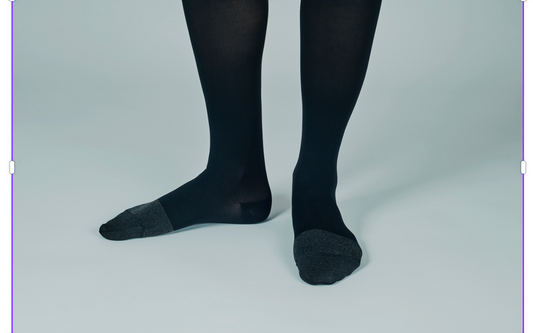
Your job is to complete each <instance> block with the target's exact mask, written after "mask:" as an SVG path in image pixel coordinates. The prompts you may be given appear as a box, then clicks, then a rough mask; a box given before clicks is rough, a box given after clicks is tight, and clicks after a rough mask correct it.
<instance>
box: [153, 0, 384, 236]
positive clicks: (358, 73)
mask: <svg viewBox="0 0 533 333" xmlns="http://www.w3.org/2000/svg"><path fill="white" fill-rule="evenodd" d="M380 5H381V0H302V1H301V24H300V25H301V83H302V100H303V133H302V143H301V150H300V155H299V159H298V164H297V166H296V168H295V170H294V178H293V196H292V213H293V225H294V231H295V236H298V235H299V234H300V233H302V232H304V231H306V230H310V229H314V228H318V229H323V230H328V231H331V232H334V233H336V234H339V235H341V236H345V237H348V238H352V239H353V238H354V236H353V234H352V233H351V232H350V231H349V230H348V229H347V228H346V227H345V226H344V223H343V222H342V218H341V217H340V213H339V212H338V208H337V206H336V203H335V188H336V184H337V171H336V165H337V155H338V152H339V148H340V144H341V140H342V136H343V134H344V130H345V128H346V125H347V123H348V120H349V118H350V115H351V113H352V110H353V108H354V106H355V102H356V100H357V97H358V95H359V91H360V90H361V86H362V84H363V79H364V77H365V73H366V69H367V65H368V59H369V56H370V49H371V46H372V41H373V37H374V31H375V28H376V24H377V19H378V13H379V9H380ZM183 8H184V11H185V17H186V19H187V26H188V29H189V33H190V37H191V42H192V46H193V50H194V55H195V58H196V64H197V67H198V72H199V75H200V80H201V83H202V89H203V92H204V96H205V102H206V106H207V113H208V118H209V129H210V145H211V146H210V147H211V148H210V152H209V159H208V165H207V168H206V170H205V171H204V173H203V174H202V175H201V177H203V178H202V179H204V182H210V183H219V182H224V181H226V180H227V183H228V184H232V179H239V180H240V182H241V184H242V183H243V182H244V183H246V184H245V185H244V186H248V185H249V186H248V188H250V191H248V192H249V193H248V194H247V198H246V200H247V201H254V202H260V201H261V200H268V199H270V189H269V187H268V182H267V181H266V173H265V164H264V158H263V143H262V132H261V60H262V53H263V46H264V41H265V34H266V26H267V16H268V1H267V0H183ZM201 177H200V178H201ZM243 178H244V180H243ZM200 181H201V179H196V183H199V182H200ZM197 185H198V184H195V185H194V186H197ZM189 187H191V188H192V187H193V184H191V186H189ZM221 187H224V186H222V185H221ZM225 187H226V188H227V187H228V186H225ZM213 191H214V190H213V189H210V190H209V194H206V195H208V196H211V197H212V198H210V200H212V201H213V202H214V201H217V200H218V199H217V198H218V197H221V196H222V197H223V196H224V195H222V194H221V195H218V194H216V193H213ZM220 191H223V190H222V189H221V190H220ZM203 193H204V194H205V191H203ZM180 195H184V194H183V193H181V194H180V191H179V190H178V191H175V192H171V193H169V194H167V195H166V196H164V197H162V198H160V202H161V204H162V205H163V207H164V208H165V211H166V212H167V214H168V215H169V217H170V220H171V221H175V222H173V224H174V229H178V228H181V227H183V226H185V224H181V222H178V221H185V220H186V218H185V216H184V215H185V212H186V211H188V210H190V206H188V207H183V206H181V205H179V204H177V202H180V201H183V200H182V199H179V196H180ZM240 201H243V200H240ZM187 204H188V205H190V204H191V202H190V201H188V202H187ZM198 204H199V205H200V204H201V205H203V206H202V209H203V210H204V211H205V210H206V209H207V208H206V207H205V204H204V202H203V201H199V202H198ZM221 205H223V203H220V204H216V205H215V206H217V207H220V206H221ZM268 206H269V205H268ZM268 209H270V206H269V207H268ZM207 215H209V214H207ZM258 215H261V214H258ZM263 215H264V214H263ZM266 215H268V212H267V213H266ZM194 218H197V216H191V217H189V220H190V221H191V222H192V220H193V219H194ZM264 218H266V216H264ZM221 219H222V217H221Z"/></svg>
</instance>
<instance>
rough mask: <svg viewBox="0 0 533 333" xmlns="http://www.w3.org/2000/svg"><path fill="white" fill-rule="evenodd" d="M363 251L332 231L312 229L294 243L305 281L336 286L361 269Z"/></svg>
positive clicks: (295, 258)
mask: <svg viewBox="0 0 533 333" xmlns="http://www.w3.org/2000/svg"><path fill="white" fill-rule="evenodd" d="M362 255H363V251H362V250H361V247H360V246H359V244H358V243H357V241H354V240H352V239H349V238H346V237H343V236H339V235H337V234H334V233H332V232H329V231H325V230H320V229H312V230H308V231H304V232H302V233H301V234H300V235H298V237H296V239H295V240H294V260H295V261H296V266H298V270H299V272H300V277H301V278H302V280H304V281H305V282H307V283H309V284H312V285H317V284H333V283H335V282H337V281H340V280H342V279H344V278H345V277H346V276H348V275H350V274H352V272H353V271H354V270H355V269H356V268H357V267H359V264H360V263H361V257H362Z"/></svg>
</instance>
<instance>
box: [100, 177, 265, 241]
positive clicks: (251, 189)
mask: <svg viewBox="0 0 533 333" xmlns="http://www.w3.org/2000/svg"><path fill="white" fill-rule="evenodd" d="M271 204H272V196H271V192H270V187H269V185H268V181H267V178H266V174H262V175H261V176H257V175H253V176H252V175H250V173H248V174H244V175H243V176H242V177H230V176H228V174H227V173H219V174H215V173H212V172H211V173H210V172H207V170H206V171H204V172H202V173H201V174H200V175H199V176H198V177H196V178H194V179H193V180H191V181H189V182H188V183H186V184H184V185H182V186H181V187H179V188H177V189H176V190H174V191H172V192H170V193H167V194H165V195H164V196H162V197H160V198H159V199H156V200H154V201H151V202H149V203H145V204H142V205H138V206H135V207H132V208H129V209H126V210H125V211H124V212H122V213H120V214H119V215H117V216H116V217H115V218H113V219H112V220H110V221H108V222H107V223H105V224H103V225H102V226H101V227H100V230H99V231H100V234H101V235H102V236H103V237H104V238H107V239H110V240H126V239H130V238H142V237H150V236H157V235H162V234H166V233H168V232H171V231H174V230H179V229H182V228H185V227H188V226H191V225H194V224H199V223H212V222H218V223H234V224H252V223H259V222H262V221H264V220H266V218H267V217H268V214H269V213H270V208H271Z"/></svg>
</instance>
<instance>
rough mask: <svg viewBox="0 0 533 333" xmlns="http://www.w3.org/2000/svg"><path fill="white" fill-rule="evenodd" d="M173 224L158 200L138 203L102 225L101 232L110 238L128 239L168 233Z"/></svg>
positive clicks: (171, 229)
mask: <svg viewBox="0 0 533 333" xmlns="http://www.w3.org/2000/svg"><path fill="white" fill-rule="evenodd" d="M173 230H174V229H173V228H172V224H171V223H170V220H169V219H168V217H167V214H166V213H165V210H164V209H163V207H162V206H161V204H160V203H159V201H158V200H154V201H152V202H149V203H146V204H142V205H138V206H135V207H132V208H129V209H126V210H125V211H124V212H122V213H120V214H119V215H117V216H116V217H115V218H113V219H112V220H110V221H109V222H107V223H105V224H102V225H101V226H100V229H99V232H100V234H101V235H102V236H103V237H104V238H106V239H109V240H126V239H130V238H143V237H151V236H157V235H162V234H166V233H168V232H171V231H173Z"/></svg>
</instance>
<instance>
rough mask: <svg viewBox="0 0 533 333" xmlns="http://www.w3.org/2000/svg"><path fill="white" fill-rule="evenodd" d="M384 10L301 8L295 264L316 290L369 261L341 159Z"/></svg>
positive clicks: (345, 3)
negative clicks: (339, 194)
mask: <svg viewBox="0 0 533 333" xmlns="http://www.w3.org/2000/svg"><path fill="white" fill-rule="evenodd" d="M380 5H381V0H302V2H301V8H300V29H301V31H300V32H301V82H302V101H303V131H302V142H301V148H300V155H299V158H298V163H297V164H296V167H295V170H294V174H293V194H292V216H293V227H294V234H295V247H294V255H295V260H296V263H297V265H298V268H299V270H300V276H301V277H302V279H303V280H304V281H306V282H308V283H311V284H332V283H334V282H336V281H338V280H340V279H342V278H344V277H345V276H347V275H349V274H351V273H352V272H353V271H354V270H355V269H356V268H357V267H358V266H359V264H360V260H361V255H362V251H361V249H360V247H359V245H358V244H357V240H356V238H355V236H354V235H353V233H352V232H350V230H348V228H347V227H346V226H345V224H344V222H343V220H342V217H341V214H340V212H339V209H338V207H337V203H336V200H335V189H336V186H337V156H338V153H339V148H340V145H341V141H342V137H343V135H344V130H345V128H346V125H347V123H348V120H349V118H350V115H351V113H352V111H353V108H354V106H355V102H356V100H357V97H358V96H359V91H360V90H361V87H362V84H363V80H364V77H365V73H366V69H367V65H368V60H369V57H370V50H371V47H372V41H373V38H374V32H375V28H376V24H377V19H378V14H379V9H380ZM339 236H341V237H339Z"/></svg>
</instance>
